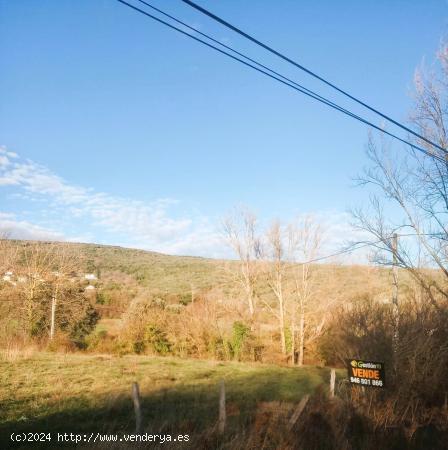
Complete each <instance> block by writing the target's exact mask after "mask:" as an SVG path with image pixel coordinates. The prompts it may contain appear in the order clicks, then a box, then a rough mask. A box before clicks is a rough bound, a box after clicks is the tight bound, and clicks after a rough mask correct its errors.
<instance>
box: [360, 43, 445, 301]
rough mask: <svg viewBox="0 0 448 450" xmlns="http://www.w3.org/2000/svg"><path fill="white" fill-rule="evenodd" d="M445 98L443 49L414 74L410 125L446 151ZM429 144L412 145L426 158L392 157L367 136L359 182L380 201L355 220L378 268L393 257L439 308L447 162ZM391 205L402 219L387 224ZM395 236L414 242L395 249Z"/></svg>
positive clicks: (403, 241) (387, 146) (384, 143)
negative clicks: (375, 190) (426, 67)
mask: <svg viewBox="0 0 448 450" xmlns="http://www.w3.org/2000/svg"><path fill="white" fill-rule="evenodd" d="M447 94H448V46H447V45H446V44H443V45H442V47H441V49H440V51H439V52H438V65H435V66H434V68H433V69H432V70H431V71H425V70H423V69H420V70H418V71H417V72H416V75H415V95H414V100H415V105H414V109H413V112H412V114H411V121H412V122H413V124H414V125H415V127H416V128H417V129H418V131H419V133H420V134H421V135H422V136H423V137H424V138H426V139H427V140H429V141H432V142H434V143H436V144H437V145H438V146H440V147H442V148H444V149H446V148H447V145H448V135H447V125H448V120H447V119H448V95H447ZM427 140H423V139H417V140H416V144H418V145H419V146H420V147H423V148H425V149H426V150H427V152H428V153H429V155H428V154H424V153H422V152H418V151H416V150H415V149H414V148H408V149H407V152H405V153H404V152H403V151H402V149H399V150H398V151H396V150H395V151H394V149H392V147H391V145H390V144H389V143H388V142H387V141H385V140H384V139H377V140H375V139H374V138H373V137H372V136H370V138H369V142H368V149H367V154H368V157H369V159H370V161H371V164H370V167H369V168H368V169H367V170H365V171H364V173H363V174H362V176H361V177H359V181H360V183H362V184H369V185H371V186H375V187H377V188H378V189H379V192H380V195H374V196H372V199H371V211H365V210H357V211H355V212H354V217H355V219H356V220H355V223H356V225H357V226H358V227H360V228H362V229H363V230H367V231H368V232H369V233H371V234H372V235H373V236H374V240H375V244H374V245H375V247H376V249H377V250H378V253H377V258H376V259H377V262H380V263H388V264H390V261H391V259H392V258H391V257H390V256H389V257H385V256H384V255H387V254H389V255H392V256H394V257H395V260H396V264H397V265H398V266H399V267H401V268H403V269H405V270H406V271H408V272H409V273H410V274H411V276H412V277H413V278H414V280H415V281H417V282H418V283H419V285H420V286H421V287H422V289H423V290H424V291H425V292H426V294H427V296H428V298H429V299H430V301H431V302H432V303H433V305H437V303H438V300H439V299H440V298H445V299H446V298H447V296H448V293H447V290H446V288H445V284H446V281H447V278H448V264H447V263H448V261H447V256H448V255H447V243H448V233H447V232H448V228H447V219H448V156H447V152H446V151H442V150H440V149H439V148H437V147H435V146H433V145H431V144H430V143H429V142H427ZM400 153H401V154H404V156H403V157H400ZM381 196H382V198H383V199H384V200H385V201H383V200H382V199H381ZM389 204H391V205H393V206H394V207H395V209H394V215H395V214H397V213H398V212H399V213H400V215H399V216H396V217H395V218H394V219H392V220H390V219H389V220H387V219H386V216H385V212H384V211H385V208H388V207H389ZM397 206H398V209H397V208H396V207H397ZM397 232H398V233H399V235H401V236H407V235H413V236H415V241H416V242H414V243H410V241H409V239H400V242H399V245H398V247H397V248H396V249H395V247H394V243H393V241H392V239H391V238H392V236H393V234H394V233H397ZM422 254H423V256H424V258H425V260H426V263H427V266H430V267H433V268H437V269H439V272H440V274H441V275H442V277H440V278H439V279H437V277H434V276H432V275H431V274H430V272H429V271H425V270H422V269H421V268H420V267H419V262H420V260H421V256H422Z"/></svg>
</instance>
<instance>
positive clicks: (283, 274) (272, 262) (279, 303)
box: [263, 221, 288, 355]
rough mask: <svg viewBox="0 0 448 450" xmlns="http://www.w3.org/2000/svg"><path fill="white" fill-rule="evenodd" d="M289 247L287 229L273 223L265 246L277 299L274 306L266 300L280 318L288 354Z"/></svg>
mask: <svg viewBox="0 0 448 450" xmlns="http://www.w3.org/2000/svg"><path fill="white" fill-rule="evenodd" d="M287 250H288V247H287V245H286V230H285V228H284V227H283V226H282V225H281V224H280V222H279V221H275V222H273V223H272V225H271V227H270V228H269V229H268V230H267V232H266V238H265V242H264V246H263V256H264V261H265V266H264V267H265V270H264V273H265V274H266V280H267V283H268V286H269V287H270V289H271V291H272V293H273V294H274V297H275V300H276V306H275V307H272V306H271V304H270V302H269V301H267V300H266V301H264V303H265V305H266V306H267V308H268V309H269V310H270V311H271V312H272V313H273V315H274V316H275V317H276V318H277V320H278V327H279V333H280V345H281V351H282V354H284V355H286V351H287V348H286V334H285V331H286V329H285V327H286V324H285V314H286V309H287V308H286V306H287V301H288V292H287V289H288V288H287V271H288V261H287V260H288V255H287Z"/></svg>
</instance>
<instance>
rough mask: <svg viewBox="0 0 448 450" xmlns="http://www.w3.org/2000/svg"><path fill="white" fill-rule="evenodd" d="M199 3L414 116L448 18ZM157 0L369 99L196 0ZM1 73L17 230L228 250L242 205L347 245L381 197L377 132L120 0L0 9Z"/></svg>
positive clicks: (440, 9) (340, 6)
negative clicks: (418, 74)
mask: <svg viewBox="0 0 448 450" xmlns="http://www.w3.org/2000/svg"><path fill="white" fill-rule="evenodd" d="M130 1H131V0H130ZM134 3H137V2H136V1H135V0H134ZM198 3H200V4H201V5H203V6H205V7H206V8H209V9H211V10H212V11H214V12H216V13H217V14H219V15H221V16H223V17H224V18H226V19H228V20H229V21H231V22H233V23H234V24H236V25H238V26H240V27H241V28H243V29H245V30H246V31H248V32H249V33H251V34H253V35H255V36H256V37H258V38H259V39H261V40H263V41H267V42H269V43H270V44H271V45H273V46H274V47H275V48H277V49H279V50H281V51H282V52H284V53H286V54H287V55H289V56H291V57H292V58H294V59H296V60H298V61H299V62H301V63H303V64H304V65H306V66H307V67H309V68H311V69H313V70H315V71H316V72H318V73H319V74H322V75H323V76H325V77H327V78H329V79H330V80H332V81H333V82H335V83H336V84H338V85H340V86H341V87H343V88H345V89H347V90H349V91H350V92H351V93H353V94H354V95H356V96H358V97H360V98H362V99H363V100H365V101H366V102H368V103H370V104H372V105H373V106H375V107H378V108H380V109H381V110H383V111H385V112H387V113H388V114H390V115H391V116H393V117H395V118H397V119H399V120H402V121H406V120H407V115H408V112H409V109H410V106H411V98H410V93H411V90H412V79H413V75H414V70H415V68H416V67H417V66H418V65H419V64H421V63H422V62H423V61H426V62H427V64H428V65H429V64H430V62H431V61H432V59H433V57H434V54H435V51H436V49H437V47H438V45H439V42H440V39H441V38H442V37H443V35H444V34H445V32H446V22H447V17H448V14H447V12H448V11H447V7H448V5H447V2H446V1H443V0H427V1H417V0H413V1H409V0H407V1H405V0H393V1H386V0H383V1H381V0H380V1H363V2H359V1H340V2H334V1H315V0H314V1H311V0H309V1H301V2H297V1H292V0H288V1H287V0H283V1H276V2H273V1H261V0H260V1H257V2H253V1H247V0H240V1H236V0H226V1H217V0H215V1H201V2H200V1H199V0H198ZM153 4H154V5H155V6H158V7H160V8H163V9H165V10H166V11H167V12H170V13H171V14H174V15H176V16H177V17H179V18H181V19H183V20H185V21H186V22H188V23H189V24H191V25H193V26H195V27H198V28H199V29H200V30H201V31H203V32H207V33H210V34H213V35H214V36H215V37H217V38H218V39H220V40H223V42H226V43H227V44H230V45H232V46H235V47H236V48H238V49H240V50H242V51H244V52H246V53H248V54H250V55H251V56H253V57H256V58H258V59H262V60H263V61H264V62H265V63H267V64H268V65H273V66H275V68H276V69H277V70H279V71H281V72H282V73H285V74H286V75H288V76H290V77H293V78H294V79H295V80H297V81H298V82H301V83H303V84H305V85H306V86H308V87H310V88H313V89H318V90H319V92H320V93H322V94H325V95H329V96H331V97H332V98H333V99H337V100H338V101H340V102H341V103H342V104H343V105H344V106H351V105H350V103H347V102H346V101H345V100H344V99H343V98H341V97H340V96H336V95H335V94H334V93H333V92H331V90H329V89H328V88H325V87H324V86H322V85H321V84H319V83H318V82H316V81H315V80H313V79H310V77H308V76H306V75H305V74H304V73H301V72H299V71H298V70H296V69H294V68H293V67H291V66H288V65H287V64H286V63H283V62H282V61H281V60H279V59H277V58H275V57H274V56H272V55H269V54H267V53H265V52H263V51H262V50H260V49H259V48H257V47H256V46H255V45H252V44H250V43H248V42H246V41H244V40H243V39H242V38H239V37H238V36H236V35H235V34H233V33H232V32H231V31H230V30H227V29H224V28H223V27H220V26H219V25H217V24H215V23H213V22H212V21H211V20H210V19H207V18H206V17H204V16H201V15H200V14H199V13H197V12H195V11H194V10H192V9H191V8H189V7H188V6H186V5H184V4H183V3H182V2H181V1H180V0H165V1H161V0H153ZM0 62H1V67H2V69H1V71H0V99H1V101H0V145H2V146H3V147H2V150H1V152H0V167H1V172H0V227H3V228H8V229H10V230H14V233H15V234H16V235H17V236H22V237H44V238H46V237H54V238H57V239H69V240H81V241H89V242H99V243H107V244H119V245H126V246H132V247H140V248H146V249H151V250H158V251H164V252H168V253H176V254H195V255H205V256H219V255H220V254H223V253H222V250H221V245H222V244H221V242H220V240H219V238H218V236H217V233H216V231H217V225H218V223H219V220H220V217H222V216H223V215H224V214H225V213H226V212H227V211H228V210H229V209H231V208H232V206H234V205H235V204H238V203H244V204H247V205H250V206H251V207H252V208H253V209H254V210H255V211H257V213H258V214H259V215H260V217H261V219H262V220H265V221H268V220H269V219H270V218H275V217H279V218H283V219H285V220H286V219H289V218H291V217H292V216H294V215H297V214H303V213H310V212H313V213H315V214H316V215H318V216H319V217H322V218H323V220H325V221H327V222H328V224H329V227H330V228H331V227H333V228H332V229H333V231H334V233H335V234H338V235H340V234H341V233H342V232H341V230H347V229H348V228H347V226H346V222H347V220H348V219H347V215H346V213H345V212H346V211H347V210H348V209H349V208H351V207H356V206H359V205H362V204H364V203H365V202H366V200H367V198H368V194H369V192H367V191H366V189H357V188H354V187H353V182H352V178H353V177H354V176H355V175H356V174H357V173H358V172H360V170H361V169H362V167H363V166H364V165H365V164H366V163H367V161H366V158H365V155H364V147H365V143H366V139H367V129H366V127H365V126H363V125H361V124H358V123H357V122H354V121H352V120H350V119H348V118H345V117H344V116H342V115H340V114H338V113H336V112H333V111H331V110H329V109H327V108H325V107H324V106H321V105H319V104H316V103H314V102H312V101H311V100H309V99H307V98H305V97H303V96H301V95H299V94H296V93H294V92H293V91H291V90H289V89H288V88H286V87H282V86H281V85H279V84H278V83H275V82H273V81H271V80H269V79H267V78H265V77H263V76H261V75H259V74H257V73H255V72H254V71H252V70H248V69H246V68H244V67H242V66H241V65H239V64H236V63H234V62H232V61H230V60H228V59H227V58H225V57H223V56H221V55H218V54H216V53H215V52H213V51H211V50H209V49H207V48H204V47H203V46H201V45H199V44H197V43H195V42H193V41H191V40H189V39H187V38H185V37H182V36H179V35H177V34H175V33H173V32H172V31H169V30H167V29H166V28H164V27H162V26H161V25H159V24H156V23H154V22H152V21H151V20H149V19H146V18H145V17H143V16H142V15H140V14H137V13H135V12H134V11H131V10H130V9H129V8H127V7H124V6H123V5H121V4H119V3H118V2H116V1H114V0H78V1H76V2H75V1H69V0H59V1H54V0H41V1H39V2H35V1H32V0H15V1H13V2H11V1H7V0H0ZM354 109H355V110H356V111H358V112H359V111H361V110H360V109H358V108H356V107H354ZM366 116H367V117H369V118H372V116H371V115H369V114H366ZM375 120H376V119H375ZM376 122H377V123H379V124H381V122H380V121H379V120H376ZM345 237H346V236H345Z"/></svg>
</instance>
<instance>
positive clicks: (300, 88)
mask: <svg viewBox="0 0 448 450" xmlns="http://www.w3.org/2000/svg"><path fill="white" fill-rule="evenodd" d="M117 1H118V2H120V3H122V4H123V5H125V6H128V7H129V8H131V9H133V10H135V11H137V12H139V13H141V14H143V15H145V16H147V17H149V18H151V19H153V20H154V21H156V22H158V23H160V24H162V25H165V26H166V27H168V28H171V29H173V30H175V31H177V32H179V33H181V34H183V35H185V36H188V37H190V38H191V39H193V40H195V41H197V42H199V43H201V44H203V45H205V46H207V47H209V48H212V49H214V50H216V51H217V52H219V53H221V54H223V55H226V56H228V57H229V58H231V59H233V60H235V61H238V62H240V63H241V64H244V65H245V66H247V67H250V68H252V69H254V70H256V71H257V72H260V73H262V74H264V75H266V76H267V77H269V78H272V79H274V80H276V81H278V82H279V83H282V84H284V85H286V86H289V87H290V88H292V89H294V90H296V91H298V92H301V93H302V94H304V95H306V96H308V97H311V98H313V99H314V100H317V101H318V102H320V103H323V104H325V105H327V106H329V107H330V108H333V109H335V110H337V111H339V112H341V113H343V114H345V115H347V116H349V117H352V118H354V119H356V120H358V121H359V122H362V123H364V124H366V125H368V126H370V127H372V128H374V129H376V130H378V131H380V132H381V133H384V134H386V135H388V136H390V137H392V138H394V139H396V140H398V141H400V142H402V143H404V144H406V145H409V146H410V147H411V148H413V149H415V150H417V151H419V152H422V153H424V154H425V155H427V156H429V157H431V158H434V159H437V160H438V161H439V162H441V163H445V160H444V159H443V158H441V157H439V156H438V155H435V154H433V153H430V152H428V151H427V150H425V149H424V148H422V147H419V146H418V145H415V144H412V143H411V142H409V141H407V140H405V139H402V138H400V137H399V136H397V135H395V134H393V133H391V132H389V131H387V130H385V129H383V128H381V127H379V126H378V125H375V124H374V123H372V122H370V121H368V120H366V119H364V118H362V117H360V116H358V115H357V114H354V113H352V112H351V111H349V110H347V109H345V108H342V107H341V106H339V105H337V104H336V103H334V102H332V101H331V100H328V99H326V98H325V97H322V96H321V95H319V94H317V93H315V92H314V91H312V90H310V89H307V88H305V87H303V86H301V85H300V84H298V83H296V82H294V81H292V80H290V79H289V78H287V77H285V76H283V75H281V74H278V72H275V71H274V70H272V69H270V68H268V67H266V66H264V65H262V64H261V63H258V62H257V61H255V60H252V59H251V58H249V57H247V56H245V55H243V54H242V53H239V52H237V51H236V50H233V49H232V48H231V47H228V46H226V48H229V49H231V50H232V51H233V52H236V53H238V54H240V55H242V56H243V57H244V58H246V59H248V60H250V61H253V62H254V63H255V64H258V65H259V66H261V67H264V68H266V69H267V70H269V71H270V72H272V73H274V74H276V75H277V74H278V76H276V75H272V73H269V72H266V71H265V70H263V69H260V68H259V67H256V66H254V65H252V64H250V63H248V62H247V61H244V60H242V59H240V58H238V57H236V56H234V55H232V54H230V53H228V52H226V51H224V50H222V49H220V48H218V47H215V46H214V45H212V44H210V43H208V42H206V41H204V40H202V39H199V38H198V37H196V36H193V35H192V34H190V33H187V32H186V31H184V30H182V29H180V28H178V27H176V26H174V25H172V24H170V23H168V22H165V21H164V20H162V19H160V18H158V17H156V16H154V15H152V14H150V13H148V12H147V11H144V10H142V9H140V8H137V7H136V6H134V5H132V4H130V3H128V2H126V1H124V0H117ZM138 1H141V3H144V4H146V5H148V6H151V5H149V4H148V3H146V2H143V1H142V0H138ZM151 7H152V6H151ZM152 8H153V9H156V10H158V9H157V8H155V7H152ZM159 11H160V10H159ZM163 14H165V15H166V16H168V17H172V16H169V15H168V14H166V13H163ZM173 20H176V21H177V22H178V23H181V24H183V25H184V23H183V22H181V21H179V20H177V19H173ZM185 26H187V27H188V28H190V29H192V30H195V29H194V28H193V27H190V26H189V25H185ZM195 31H197V30H195ZM197 32H198V31H197ZM201 34H202V35H204V36H206V37H207V38H209V39H213V40H214V41H215V42H216V40H215V39H214V38H211V37H209V36H208V35H206V34H205V33H201ZM219 44H220V45H224V44H221V43H219ZM280 77H281V78H280Z"/></svg>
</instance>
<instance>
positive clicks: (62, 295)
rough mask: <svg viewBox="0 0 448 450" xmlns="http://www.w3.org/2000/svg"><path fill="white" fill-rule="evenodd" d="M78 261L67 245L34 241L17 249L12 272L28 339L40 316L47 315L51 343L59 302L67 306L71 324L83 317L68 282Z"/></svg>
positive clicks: (76, 296) (78, 257)
mask: <svg viewBox="0 0 448 450" xmlns="http://www.w3.org/2000/svg"><path fill="white" fill-rule="evenodd" d="M80 261H81V260H80V256H79V255H78V254H76V252H74V251H73V249H72V248H70V247H69V246H68V245H67V244H63V243H52V242H40V241H35V242H23V243H22V244H21V245H20V247H19V250H18V259H17V264H16V268H15V272H16V278H17V289H18V291H19V292H20V293H21V298H22V299H23V303H22V310H23V311H24V318H25V323H26V327H27V330H28V334H29V335H33V333H34V332H35V327H36V324H37V323H38V322H39V321H41V320H42V315H43V316H45V315H46V314H48V316H47V317H48V318H49V320H48V323H49V335H50V339H53V337H54V334H55V330H56V327H57V323H56V320H57V311H58V306H59V304H60V303H61V302H65V303H66V304H65V305H64V306H65V310H66V311H68V310H70V311H71V312H70V315H71V319H72V320H73V321H76V320H77V319H79V316H80V314H83V313H84V311H83V309H82V308H77V306H79V297H80V296H79V295H75V294H74V292H75V291H76V289H73V283H71V282H70V280H69V278H70V276H71V274H72V273H73V272H76V271H77V270H79V267H80ZM69 303H73V307H71V306H72V305H70V304H69ZM47 308H48V309H47ZM46 311H47V312H46Z"/></svg>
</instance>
